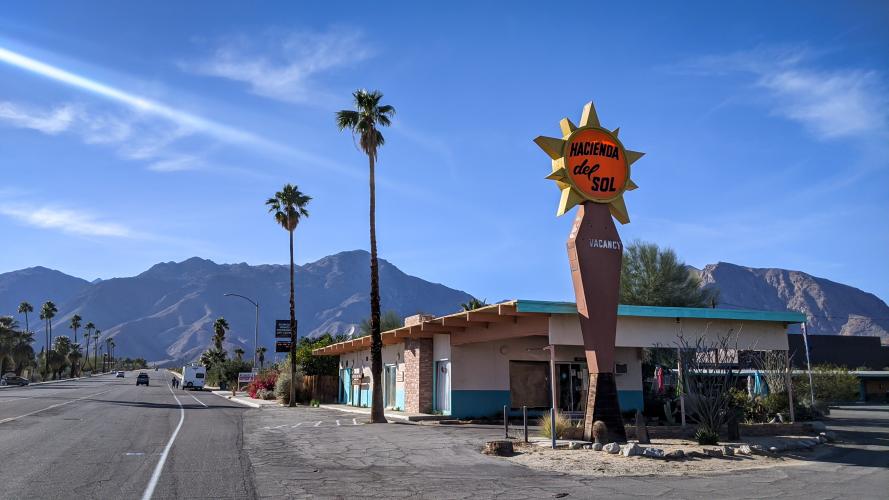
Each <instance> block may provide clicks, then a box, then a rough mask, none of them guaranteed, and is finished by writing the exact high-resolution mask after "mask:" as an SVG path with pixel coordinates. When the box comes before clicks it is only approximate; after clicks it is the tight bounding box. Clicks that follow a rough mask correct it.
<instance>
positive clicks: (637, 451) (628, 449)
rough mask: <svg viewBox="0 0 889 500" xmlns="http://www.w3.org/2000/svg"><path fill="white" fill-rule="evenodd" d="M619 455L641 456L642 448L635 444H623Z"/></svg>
mask: <svg viewBox="0 0 889 500" xmlns="http://www.w3.org/2000/svg"><path fill="white" fill-rule="evenodd" d="M620 454H621V455H623V456H625V457H635V456H636V455H641V454H642V447H640V446H639V445H638V444H636V443H630V444H625V445H623V446H621V447H620Z"/></svg>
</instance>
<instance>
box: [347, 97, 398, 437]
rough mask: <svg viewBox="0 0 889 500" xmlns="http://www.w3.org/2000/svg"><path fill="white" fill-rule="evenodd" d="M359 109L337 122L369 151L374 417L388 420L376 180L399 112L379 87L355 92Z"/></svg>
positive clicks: (372, 418) (350, 111) (371, 415)
mask: <svg viewBox="0 0 889 500" xmlns="http://www.w3.org/2000/svg"><path fill="white" fill-rule="evenodd" d="M352 98H353V99H354V103H355V109H344V110H342V111H338V112H337V113H336V125H337V127H338V128H339V129H340V130H341V131H342V130H346V129H349V130H350V131H351V132H352V136H353V137H356V136H357V137H358V144H359V146H360V147H361V151H363V152H364V154H366V155H367V161H368V164H369V166H370V323H371V333H370V336H371V342H370V355H371V365H370V371H371V375H372V376H373V395H372V398H371V410H370V421H371V422H373V423H386V417H385V416H384V415H383V380H382V377H383V354H382V353H383V340H382V337H381V336H380V331H381V328H380V272H379V265H378V263H377V224H376V181H375V177H374V169H375V167H376V161H377V151H378V150H379V148H380V147H381V146H382V145H383V144H385V139H384V138H383V134H382V133H380V130H379V128H380V127H388V126H389V125H390V124H391V123H392V122H391V118H392V116H393V115H394V114H395V108H394V107H392V106H390V105H388V104H380V100H382V98H383V94H382V93H381V92H380V91H379V90H374V91H370V92H369V91H367V90H356V91H355V92H353V93H352Z"/></svg>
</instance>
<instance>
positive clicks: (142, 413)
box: [0, 370, 254, 499]
mask: <svg viewBox="0 0 889 500" xmlns="http://www.w3.org/2000/svg"><path fill="white" fill-rule="evenodd" d="M147 373H148V374H149V376H150V377H151V383H150V385H149V386H148V387H145V386H139V387H137V386H136V378H135V377H136V374H135V373H134V372H127V373H126V377H125V378H122V379H121V378H115V377H113V376H110V375H108V376H100V377H94V378H90V379H81V380H77V381H72V382H62V383H58V384H47V385H35V386H30V387H23V388H7V389H3V390H0V456H2V458H0V497H2V498H14V499H18V498H22V499H44V498H45V499H52V498H146V493H151V494H152V498H252V497H253V496H254V495H253V491H254V490H253V486H252V482H251V481H252V477H253V475H252V472H251V470H250V464H249V460H248V459H247V457H246V456H245V454H244V453H243V451H242V450H243V446H242V435H243V434H242V422H243V418H242V417H243V413H244V412H245V411H246V410H248V409H247V408H245V407H243V406H238V405H235V404H232V403H230V402H229V401H227V400H225V399H223V398H220V397H218V396H216V395H213V394H211V393H206V392H204V393H201V392H187V391H182V390H171V389H170V388H169V378H170V375H169V373H167V372H166V371H163V370H161V371H159V372H155V371H154V370H148V371H147ZM177 398H178V401H177ZM180 421H181V422H182V423H181V427H180ZM177 428H178V433H177V432H176V431H177ZM174 433H176V437H175V440H174V441H173V442H172V445H170V446H169V450H167V447H168V444H169V443H170V442H171V437H172V436H173V435H174ZM165 450H167V453H166V454H165V453H164V452H165ZM162 459H163V465H162V466H161V467H159V463H160V462H161V460H162ZM156 471H157V473H156ZM153 478H156V479H155V480H154V481H152V479H153ZM152 483H154V484H153V489H152Z"/></svg>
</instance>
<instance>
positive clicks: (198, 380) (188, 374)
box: [182, 365, 207, 390]
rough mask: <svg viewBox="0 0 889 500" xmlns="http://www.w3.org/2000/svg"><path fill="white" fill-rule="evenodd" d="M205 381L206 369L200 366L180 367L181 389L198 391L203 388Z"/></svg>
mask: <svg viewBox="0 0 889 500" xmlns="http://www.w3.org/2000/svg"><path fill="white" fill-rule="evenodd" d="M206 379H207V369H206V368H204V367H203V366H201V365H185V366H183V367H182V388H183V389H198V390H202V389H203V388H204V380H206Z"/></svg>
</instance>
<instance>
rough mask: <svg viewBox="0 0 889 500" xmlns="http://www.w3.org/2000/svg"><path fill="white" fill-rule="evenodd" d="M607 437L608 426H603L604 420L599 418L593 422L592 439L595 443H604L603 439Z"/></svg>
mask: <svg viewBox="0 0 889 500" xmlns="http://www.w3.org/2000/svg"><path fill="white" fill-rule="evenodd" d="M607 438H608V427H606V426H605V422H603V421H601V420H596V421H595V422H593V439H595V440H596V442H597V443H602V444H605V439H607Z"/></svg>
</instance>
